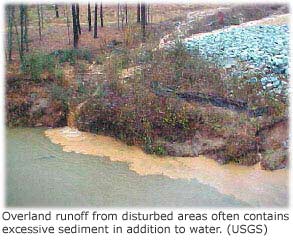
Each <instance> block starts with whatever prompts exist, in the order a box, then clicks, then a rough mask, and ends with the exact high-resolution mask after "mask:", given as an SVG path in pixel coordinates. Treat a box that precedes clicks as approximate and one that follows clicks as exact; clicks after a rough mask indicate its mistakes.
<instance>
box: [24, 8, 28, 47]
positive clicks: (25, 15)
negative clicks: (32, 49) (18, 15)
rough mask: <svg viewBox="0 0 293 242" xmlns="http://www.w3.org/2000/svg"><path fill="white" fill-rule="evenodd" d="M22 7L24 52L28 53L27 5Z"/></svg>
mask: <svg viewBox="0 0 293 242" xmlns="http://www.w3.org/2000/svg"><path fill="white" fill-rule="evenodd" d="M23 6H24V36H23V40H24V43H25V51H26V52H28V12H27V5H23Z"/></svg>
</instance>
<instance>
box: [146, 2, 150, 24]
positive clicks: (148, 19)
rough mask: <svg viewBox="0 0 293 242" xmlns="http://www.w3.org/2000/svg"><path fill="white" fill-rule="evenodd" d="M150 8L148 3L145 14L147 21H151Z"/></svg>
mask: <svg viewBox="0 0 293 242" xmlns="http://www.w3.org/2000/svg"><path fill="white" fill-rule="evenodd" d="M150 8H151V5H150V4H148V14H147V16H148V17H147V22H148V23H151V14H150Z"/></svg>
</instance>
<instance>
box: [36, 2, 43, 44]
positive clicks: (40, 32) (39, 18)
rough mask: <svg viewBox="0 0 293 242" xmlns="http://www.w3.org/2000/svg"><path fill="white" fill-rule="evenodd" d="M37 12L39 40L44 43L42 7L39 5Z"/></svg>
mask: <svg viewBox="0 0 293 242" xmlns="http://www.w3.org/2000/svg"><path fill="white" fill-rule="evenodd" d="M37 11H38V26H39V39H40V41H42V25H41V11H40V5H39V4H38V5H37Z"/></svg>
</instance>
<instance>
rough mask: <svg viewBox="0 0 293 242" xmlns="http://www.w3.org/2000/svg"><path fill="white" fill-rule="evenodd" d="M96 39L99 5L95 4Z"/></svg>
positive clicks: (95, 34)
mask: <svg viewBox="0 0 293 242" xmlns="http://www.w3.org/2000/svg"><path fill="white" fill-rule="evenodd" d="M94 38H95V39H96V38H98V4H96V3H95V22H94Z"/></svg>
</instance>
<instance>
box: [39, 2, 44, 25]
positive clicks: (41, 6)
mask: <svg viewBox="0 0 293 242" xmlns="http://www.w3.org/2000/svg"><path fill="white" fill-rule="evenodd" d="M40 10H41V20H42V29H44V13H43V5H42V4H40Z"/></svg>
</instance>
